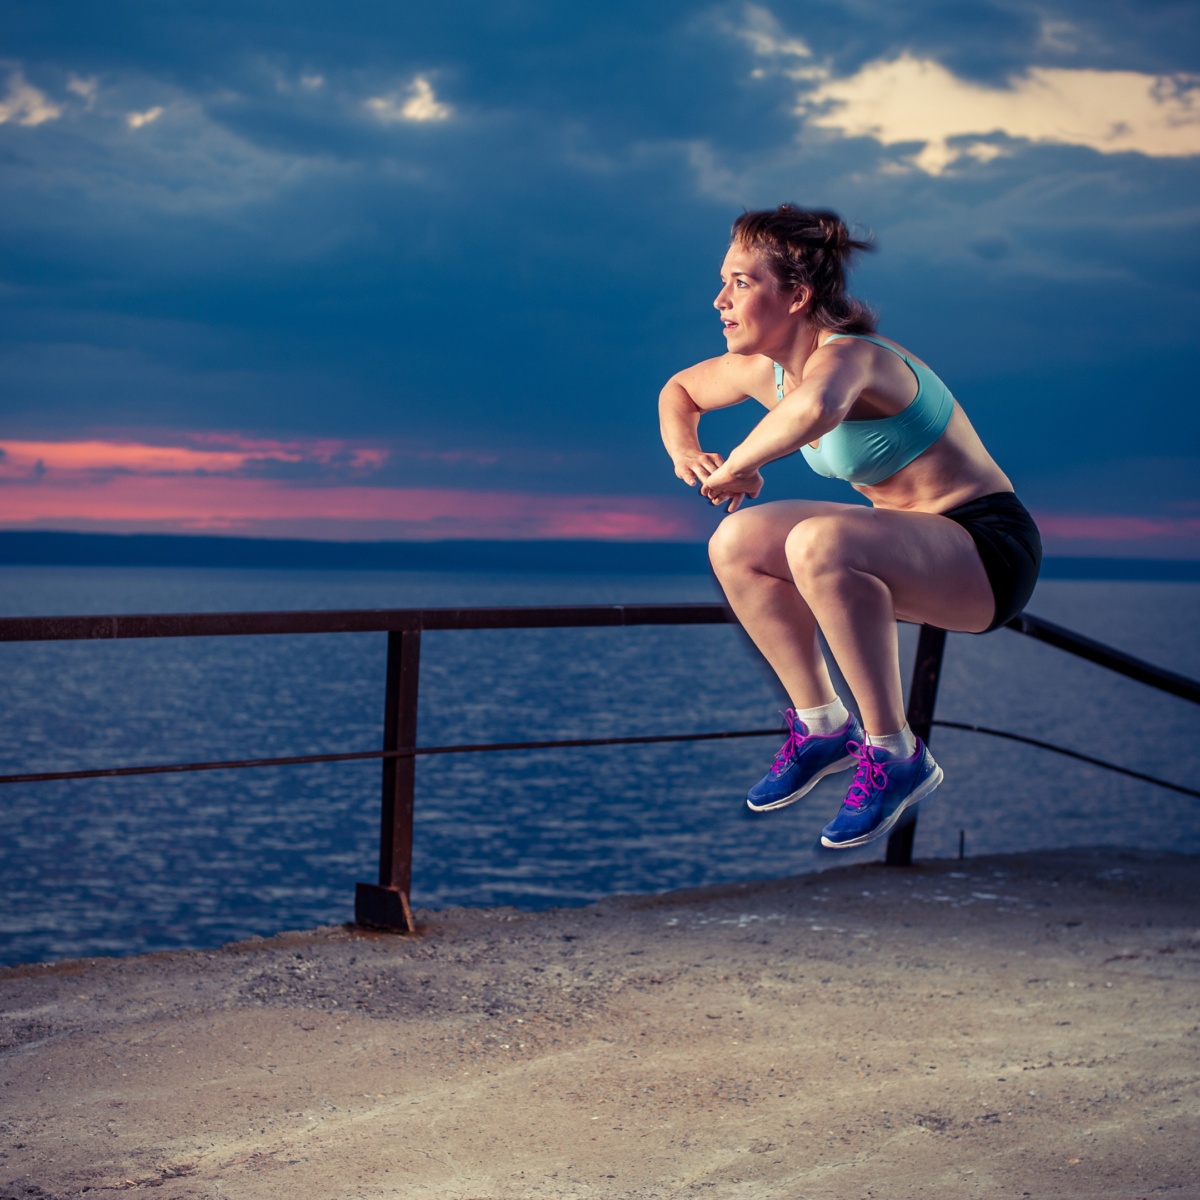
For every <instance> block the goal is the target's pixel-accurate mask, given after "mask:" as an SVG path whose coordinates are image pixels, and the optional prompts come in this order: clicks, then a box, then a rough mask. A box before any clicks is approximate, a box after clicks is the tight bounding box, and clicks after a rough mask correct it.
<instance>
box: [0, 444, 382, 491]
mask: <svg viewBox="0 0 1200 1200" xmlns="http://www.w3.org/2000/svg"><path fill="white" fill-rule="evenodd" d="M188 440H189V441H193V442H198V443H200V444H201V445H206V444H207V445H213V446H225V447H228V448H227V449H212V450H210V449H195V448H194V447H192V446H150V445H146V444H145V443H143V442H124V441H102V440H99V439H94V440H91V441H79V442H26V441H9V440H5V441H0V480H5V479H21V478H27V477H29V476H31V475H35V476H39V477H44V476H45V475H48V474H53V475H54V476H56V477H70V476H73V475H74V476H94V475H96V474H102V473H105V472H112V471H119V472H125V473H131V474H136V475H187V474H205V475H233V474H236V473H238V472H239V471H244V470H245V469H246V468H247V467H249V466H252V465H254V464H256V463H262V462H286V463H301V462H317V463H328V462H330V461H331V460H332V459H333V458H335V457H337V456H339V455H348V456H349V463H350V466H351V467H352V468H354V469H358V470H377V469H378V468H379V467H381V466H382V465H383V464H384V463H385V462H386V461H387V457H388V451H387V450H383V449H374V448H369V447H365V448H353V447H348V446H347V445H346V443H344V442H336V441H315V442H310V443H287V442H271V441H251V440H249V439H245V438H241V437H240V436H238V435H236V434H207V435H195V436H190V437H189V439H188Z"/></svg>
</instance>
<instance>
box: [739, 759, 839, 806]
mask: <svg viewBox="0 0 1200 1200" xmlns="http://www.w3.org/2000/svg"><path fill="white" fill-rule="evenodd" d="M854 761H855V760H854V755H853V754H847V755H846V757H845V758H842V759H839V760H838V761H837V762H835V763H830V764H829V766H827V767H826V768H825V769H824V770H823V771H818V772H817V773H816V774H815V775H814V776H813V777H812V778H811V779H810V780H809V781H808V782H807V783H806V784H805V785H804V786H803V787H802V788H801V789H800V790H799V791H798V792H793V793H792V794H791V795H790V796H784V798H783V799H782V800H772V801H771V803H770V804H751V803H750V800H749V797H747V799H746V807H747V808H748V809H749V810H750V811H751V812H756V813H757V812H775V811H776V810H777V809H780V808H787V806H788V805H789V804H795V803H796V801H797V800H803V799H804V797H805V796H807V795H808V793H809V792H811V791H812V790H813V788H815V787H816V786H817V784H818V783H820V782H821V780H822V779H824V778H825V776H826V775H836V774H837V773H838V772H839V771H846V770H849V768H850V767H852V766H853V765H854Z"/></svg>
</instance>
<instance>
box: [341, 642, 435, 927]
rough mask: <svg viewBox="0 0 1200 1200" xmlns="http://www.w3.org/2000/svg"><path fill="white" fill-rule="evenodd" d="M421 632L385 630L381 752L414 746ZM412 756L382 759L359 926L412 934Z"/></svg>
mask: <svg viewBox="0 0 1200 1200" xmlns="http://www.w3.org/2000/svg"><path fill="white" fill-rule="evenodd" d="M420 666H421V631H420V630H419V629H406V630H404V631H402V632H400V631H397V632H392V633H389V634H388V657H387V686H386V700H385V703H384V716H383V748H384V750H404V749H407V748H409V747H412V746H415V745H416V744H417V685H418V682H419V675H420ZM415 783H416V759H415V758H414V757H413V756H412V755H402V756H399V757H397V758H385V759H384V760H383V800H382V804H381V805H380V814H379V882H378V884H373V883H360V884H358V885H357V887H356V888H355V894H354V919H355V921H357V922H358V924H360V925H374V926H376V927H378V928H380V929H395V930H399V931H401V932H405V933H411V932H412V931H413V930H414V929H415V928H416V926H415V925H414V924H413V918H412V908H411V906H410V905H409V892H410V890H411V888H412V831H413V791H414V785H415Z"/></svg>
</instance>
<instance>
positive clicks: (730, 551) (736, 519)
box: [708, 509, 766, 575]
mask: <svg viewBox="0 0 1200 1200" xmlns="http://www.w3.org/2000/svg"><path fill="white" fill-rule="evenodd" d="M758 524H759V522H757V521H756V520H755V519H754V510H753V509H744V510H743V511H741V512H735V513H730V515H729V516H727V517H726V518H725V519H724V520H723V521H722V522H721V523H720V525H718V526H717V528H716V530H715V531H714V533H713V535H712V537H710V538H709V539H708V558H709V561H710V562H711V563H712V565H713V570H714V571H716V572H717V574H718V575H720V574H721V573H722V571H725V572H729V571H736V570H738V569H739V568H740V569H753V568H754V567H755V565H756V564H757V562H758V560H759V559H760V558H761V557H762V556H763V553H764V550H765V549H766V548H765V547H764V546H763V545H762V539H761V538H759V537H756V536H755V533H756V532H760V531H757V530H756V528H755V527H756V526H757V525H758Z"/></svg>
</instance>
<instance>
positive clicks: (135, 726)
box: [0, 566, 1200, 964]
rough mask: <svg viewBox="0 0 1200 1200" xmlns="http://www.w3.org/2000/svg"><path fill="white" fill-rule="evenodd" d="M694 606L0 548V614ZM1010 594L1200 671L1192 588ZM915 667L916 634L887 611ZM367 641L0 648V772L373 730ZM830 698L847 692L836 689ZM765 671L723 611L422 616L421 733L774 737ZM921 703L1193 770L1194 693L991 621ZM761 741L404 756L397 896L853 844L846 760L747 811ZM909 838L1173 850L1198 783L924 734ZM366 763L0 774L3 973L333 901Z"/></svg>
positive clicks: (588, 895) (946, 843) (357, 814)
mask: <svg viewBox="0 0 1200 1200" xmlns="http://www.w3.org/2000/svg"><path fill="white" fill-rule="evenodd" d="M715 599H718V596H717V594H716V592H715V589H714V586H713V584H712V582H711V581H710V580H709V579H708V578H707V577H704V576H700V575H695V576H689V575H670V576H661V577H660V576H653V575H646V574H640V575H615V574H604V575H597V576H588V575H583V574H570V575H566V574H532V573H522V574H500V573H492V574H485V573H469V574H467V573H464V574H450V573H439V572H433V571H409V572H403V571H394V572H389V571H362V572H355V571H350V570H339V571H303V570H280V569H272V570H254V569H230V570H222V569H211V568H187V567H172V568H149V567H146V568H141V567H102V566H95V567H56V566H39V567H23V566H4V567H0V615H5V616H32V615H50V614H73V613H74V614H84V613H133V612H143V613H144V612H207V611H251V610H278V609H322V608H340V609H345V608H403V607H434V606H459V605H513V604H601V603H641V602H691V601H711V600H715ZM1028 611H1029V612H1031V613H1035V614H1037V615H1039V616H1042V617H1045V618H1047V619H1049V620H1052V621H1055V622H1057V623H1059V624H1061V625H1065V626H1067V627H1068V628H1071V629H1074V630H1077V631H1079V632H1081V633H1084V634H1086V635H1088V636H1090V637H1092V638H1096V639H1098V640H1100V641H1102V642H1106V643H1108V644H1110V645H1113V646H1116V647H1119V648H1120V649H1122V650H1124V651H1127V652H1128V653H1131V654H1134V655H1137V656H1139V657H1141V658H1145V659H1148V660H1149V661H1151V662H1154V663H1157V664H1160V665H1162V666H1164V667H1167V668H1169V669H1171V670H1173V671H1176V672H1180V673H1182V674H1185V675H1189V676H1191V677H1193V678H1197V677H1200V583H1195V582H1175V583H1153V582H1135V581H1125V582H1099V581H1087V580H1063V579H1058V580H1045V581H1043V582H1042V583H1040V584H1039V585H1038V588H1037V591H1036V593H1035V594H1034V596H1033V599H1032V600H1031V602H1030V604H1029V606H1028ZM900 643H901V657H902V662H903V664H904V665H905V668H906V670H907V668H908V667H909V666H910V665H911V661H912V657H913V651H914V648H915V644H916V630H915V629H914V628H913V627H911V626H901V628H900ZM385 657H386V637H385V635H382V634H323V635H309V636H271V637H225V638H186V639H158V640H147V641H92V642H41V643H18V644H13V643H9V644H3V645H0V772H2V773H17V772H35V771H59V770H76V769H87V768H93V767H110V766H124V765H138V764H146V763H176V762H189V761H199V760H205V759H237V758H252V757H255V758H256V757H271V756H285V755H298V754H321V753H334V752H339V751H352V750H376V749H379V747H380V745H381V736H382V720H383V699H384V697H383V686H384V667H385ZM839 686H840V687H841V689H842V692H843V696H844V698H845V699H846V700H847V702H848V703H849V704H851V706H852V707H853V697H852V696H850V695H849V693H848V692H847V691H846V690H845V688H844V684H842V683H841V682H840V677H839ZM785 706H786V700H785V698H784V697H783V695H782V694H781V692H780V690H779V687H778V684H777V683H776V682H775V680H774V678H773V676H772V675H771V673H770V672H769V671H768V670H767V669H766V668H765V665H764V664H763V662H762V660H761V659H760V658H759V657H758V655H757V654H756V652H755V651H754V650H753V648H752V647H751V646H750V645H749V643H748V642H747V640H746V639H745V637H744V635H743V634H742V633H741V632H740V631H739V630H738V629H737V628H735V627H731V626H703V627H692V628H687V627H682V628H675V627H654V628H638V627H633V628H615V629H566V630H519V631H514V630H499V631H452V632H436V633H427V634H425V635H424V637H423V641H422V652H421V687H420V720H419V736H418V741H419V743H420V744H424V745H445V744H459V743H467V742H494V741H531V740H538V739H568V738H584V737H588V738H591V737H620V736H627V735H646V734H659V733H662V734H668V733H690V732H701V731H718V730H730V729H756V728H762V729H770V728H773V727H775V726H777V725H778V724H779V723H780V715H779V710H780V709H782V708H784V707H785ZM937 716H938V717H939V718H941V719H944V720H953V721H960V722H964V723H970V724H980V725H986V726H989V727H991V728H994V729H1000V730H1007V731H1011V732H1013V733H1018V734H1022V735H1025V736H1029V737H1034V738H1039V739H1041V740H1043V741H1047V742H1051V743H1054V744H1056V745H1061V746H1064V747H1067V748H1070V749H1074V750H1077V751H1080V752H1082V753H1086V754H1092V755H1095V756H1097V757H1100V758H1104V759H1106V760H1109V761H1112V762H1115V763H1118V764H1121V765H1123V766H1126V767H1129V768H1131V769H1134V770H1138V771H1142V772H1145V773H1147V774H1150V775H1154V776H1157V777H1159V778H1162V779H1165V780H1169V781H1173V782H1175V783H1178V784H1181V785H1183V786H1185V787H1191V788H1193V789H1196V788H1200V736H1198V735H1200V706H1197V705H1195V704H1192V703H1189V702H1187V701H1185V700H1181V699H1177V698H1175V697H1172V696H1169V695H1165V694H1163V693H1161V692H1158V691H1155V690H1152V689H1151V688H1149V687H1146V686H1144V685H1142V684H1139V683H1136V682H1134V681H1132V680H1129V679H1125V678H1122V677H1120V676H1117V675H1114V674H1112V673H1111V672H1108V671H1105V670H1103V669H1102V668H1100V667H1097V666H1095V665H1093V664H1090V663H1087V662H1084V661H1082V660H1080V659H1077V658H1074V657H1072V656H1070V655H1067V654H1065V653H1063V652H1062V651H1059V650H1056V649H1054V648H1053V647H1050V646H1047V645H1044V644H1041V643H1038V642H1035V641H1033V640H1032V639H1029V638H1026V637H1023V636H1021V635H1019V634H1016V633H1013V632H1011V631H1009V630H1003V629H1002V630H998V631H996V632H994V633H991V634H988V635H985V636H982V637H973V636H970V635H961V634H951V635H950V637H949V639H948V643H947V650H946V659H945V666H944V670H943V675H942V683H941V690H940V692H939V697H938V706H937ZM781 740H782V738H781V736H780V737H761V738H747V739H744V740H735V741H725V742H695V743H688V742H683V743H668V744H662V745H654V746H613V747H604V748H594V749H558V750H536V751H514V752H499V753H486V754H464V755H446V756H440V757H426V758H421V759H418V762H417V800H416V817H415V849H414V863H413V901H414V904H415V905H416V906H417V907H424V908H430V909H438V908H446V907H449V906H455V905H512V906H516V907H517V908H521V909H541V908H550V907H554V906H569V905H581V904H586V903H588V902H589V901H592V900H595V899H597V898H599V897H601V896H607V895H612V894H614V893H654V892H661V891H666V890H671V889H675V888H686V887H695V886H700V885H705V884H715V883H721V882H727V881H734V880H750V879H761V878H774V877H784V876H794V875H798V874H803V873H805V872H811V871H820V870H825V869H828V868H829V867H830V866H841V865H843V864H845V863H849V862H856V861H865V860H872V859H878V858H880V857H881V856H882V845H876V846H873V847H868V848H865V849H864V850H861V851H858V852H851V853H849V854H838V853H835V852H828V851H824V852H822V851H821V850H820V848H819V845H818V835H819V832H820V829H821V827H822V826H823V825H824V824H825V822H827V821H828V820H829V819H830V818H831V817H832V816H833V814H834V813H835V812H836V811H837V808H838V805H839V803H840V801H841V798H842V795H843V794H844V792H843V791H841V790H840V787H844V786H845V783H846V782H847V781H848V776H836V777H834V778H832V779H829V780H826V781H825V782H823V783H822V784H821V785H820V786H819V787H818V788H817V789H816V790H815V791H814V792H813V793H812V794H811V795H810V796H809V797H808V798H807V799H806V800H805V801H804V802H802V803H800V804H797V805H794V806H793V807H792V808H790V809H787V810H785V811H783V812H780V813H776V814H772V815H769V816H762V817H754V816H751V815H750V814H748V813H747V810H746V808H745V805H744V795H745V791H746V789H747V787H748V786H749V785H751V784H752V783H754V782H755V781H756V780H757V779H758V778H759V777H760V776H761V775H762V774H763V773H764V772H765V770H766V769H767V767H768V766H769V765H770V761H771V758H772V756H773V754H774V751H775V750H776V748H777V746H778V744H779V742H780V741H781ZM931 748H932V749H933V751H934V752H935V754H936V756H937V758H938V760H939V762H940V763H941V764H942V766H943V767H944V769H945V773H946V781H945V783H944V784H943V786H942V787H941V788H939V790H938V791H937V792H936V793H935V794H934V795H933V796H932V797H931V798H930V799H929V800H928V801H926V802H925V803H924V804H923V805H922V806H921V812H920V816H919V822H918V826H917V833H916V846H915V853H916V857H917V858H918V859H922V858H953V857H956V856H957V855H958V854H959V849H960V844H961V845H962V846H963V847H964V849H965V853H966V855H967V856H968V857H970V856H974V855H981V854H993V853H1002V852H1010V851H1022V850H1031V849H1054V848H1061V847H1072V846H1085V845H1089V846H1090V845H1108V846H1129V847H1141V848H1153V849H1169V850H1174V851H1179V852H1184V853H1192V854H1195V853H1200V800H1197V799H1195V798H1194V797H1191V796H1186V795H1182V794H1180V793H1178V792H1172V791H1169V790H1166V789H1164V788H1160V787H1156V786H1154V785H1151V784H1148V783H1143V782H1139V781H1137V780H1134V779H1130V778H1128V777H1125V776H1121V775H1118V774H1115V773H1112V772H1108V771H1104V770H1101V769H1099V768H1096V767H1092V766H1089V765H1087V764H1085V763H1081V762H1079V761H1076V760H1072V759H1070V758H1066V757H1063V756H1061V755H1057V754H1053V753H1050V752H1048V751H1044V750H1039V749H1035V748H1032V747H1028V746H1023V745H1020V744H1018V743H1014V742H1010V741H1004V740H1000V739H996V738H991V737H986V736H982V735H979V734H976V733H970V732H963V731H956V730H948V729H941V728H937V729H935V730H934V732H933V735H932V738H931ZM379 802H380V764H379V763H378V762H377V761H372V762H365V763H335V764H320V765H308V766H290V767H273V768H262V769H253V770H226V771H213V772H200V773H194V774H184V775H159V776H144V777H140V778H137V777H135V778H116V779H111V778H110V779H89V780H78V781H69V782H51V783H38V784H8V785H3V786H0V877H2V878H3V887H2V888H0V963H3V964H16V963H26V962H37V961H47V960H57V959H63V958H73V957H80V956H88V955H128V954H138V953H144V952H147V951H155V950H165V949H171V948H178V947H211V946H216V945H219V944H221V943H224V942H228V941H230V940H234V939H239V938H245V937H248V936H251V935H263V936H268V935H271V934H274V933H277V932H279V931H281V930H287V929H300V928H310V927H313V926H316V925H321V924H333V923H338V922H345V921H349V920H351V919H352V917H353V897H354V884H355V882H356V881H357V880H366V881H374V880H375V878H376V870H377V853H378V836H379V832H378V823H379Z"/></svg>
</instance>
